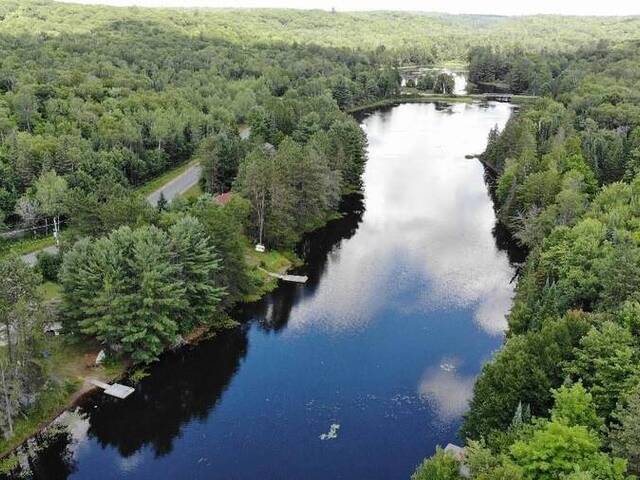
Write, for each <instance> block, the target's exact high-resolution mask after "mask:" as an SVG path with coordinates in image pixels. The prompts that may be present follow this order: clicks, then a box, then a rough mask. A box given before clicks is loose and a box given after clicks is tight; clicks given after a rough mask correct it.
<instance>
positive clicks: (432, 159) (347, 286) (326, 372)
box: [31, 104, 514, 480]
mask: <svg viewBox="0 0 640 480" xmlns="http://www.w3.org/2000/svg"><path fill="white" fill-rule="evenodd" d="M510 112H511V110H510V107H509V106H508V105H502V104H490V105H485V106H480V105H465V104H459V105H454V106H448V107H444V106H436V105H433V104H406V105H400V106H397V107H393V108H390V109H387V110H384V111H378V112H375V113H372V114H370V115H368V116H365V117H364V118H362V125H363V128H364V129H365V131H366V133H367V135H368V138H369V161H368V164H367V167H366V172H365V174H364V187H365V188H364V196H363V198H359V197H350V198H348V199H346V200H345V202H344V205H343V208H344V211H345V217H344V218H343V219H341V220H339V221H335V222H333V223H331V224H330V225H329V226H328V227H326V228H324V229H322V230H320V231H318V232H316V233H314V234H313V235H310V236H309V237H308V238H307V239H306V240H305V242H303V244H302V245H301V246H300V252H301V254H302V255H303V256H304V257H305V259H306V262H307V265H306V266H305V267H304V268H302V269H301V271H303V272H305V273H307V274H309V276H310V280H309V282H308V283H307V284H306V285H304V286H303V285H291V284H289V285H284V286H282V287H281V288H279V289H278V290H277V291H276V292H274V293H273V294H272V295H270V296H268V297H267V298H265V299H264V300H263V301H261V302H259V303H257V304H255V305H250V306H247V307H244V309H243V310H242V311H240V312H238V315H237V316H238V317H239V319H241V320H243V321H244V324H243V326H242V327H241V328H239V329H237V330H234V331H232V332H229V333H226V334H224V335H223V336H221V337H218V338H217V339H216V340H214V341H210V342H206V343H204V344H202V345H200V346H197V347H193V348H190V349H186V350H183V351H180V352H177V353H173V354H169V355H166V356H165V357H164V358H163V359H162V361H161V362H159V363H157V364H156V365H154V366H153V368H152V369H151V375H150V376H149V377H147V378H146V379H145V380H143V381H142V382H141V384H139V386H138V389H137V391H136V393H135V394H134V395H133V396H131V397H130V398H129V399H127V400H125V401H116V400H111V399H108V398H106V397H104V396H103V395H95V396H92V397H91V398H89V399H88V400H87V401H86V402H85V404H84V405H82V406H81V407H80V408H79V409H78V410H77V412H75V413H74V414H67V415H65V416H64V418H62V419H61V422H62V423H64V424H65V425H68V429H67V430H65V431H64V433H62V434H59V435H57V436H55V437H54V441H52V442H51V443H50V445H49V446H48V447H47V449H46V450H45V451H44V453H42V454H41V455H40V456H39V457H37V458H34V459H32V460H31V462H32V469H33V470H34V471H35V476H36V477H37V478H45V479H49V478H50V479H56V480H58V479H64V478H72V479H92V480H99V479H114V478H131V479H161V478H162V479H165V478H166V479H182V478H187V479H194V480H195V479H254V478H265V479H316V478H317V479H327V478H332V479H333V478H345V479H360V478H362V479H364V478H367V479H404V478H407V477H408V476H409V475H410V473H411V472H412V471H413V469H414V468H415V466H416V464H417V463H418V462H419V461H420V460H421V459H422V458H423V457H424V456H426V455H429V454H431V453H433V451H434V449H435V446H436V445H437V444H441V445H443V444H446V443H448V442H456V441H458V439H457V438H456V431H457V429H458V427H459V424H460V418H461V415H462V414H463V412H464V411H465V409H466V407H467V401H468V400H469V398H470V396H471V394H472V388H473V382H474V379H475V377H476V375H477V374H478V372H479V371H480V369H481V366H482V364H483V363H484V362H486V361H487V360H488V359H489V358H490V357H491V355H492V353H493V352H494V351H495V350H496V349H497V348H499V346H500V344H501V342H502V332H503V329H504V328H505V319H504V315H505V313H507V311H508V310H509V307H510V303H511V296H512V293H513V292H512V289H513V285H512V284H510V280H511V278H512V276H513V274H514V269H513V267H512V265H511V264H510V261H509V258H508V255H507V253H506V252H505V251H503V250H500V249H499V248H498V247H497V240H496V238H495V234H494V233H493V230H494V226H495V216H494V212H493V209H492V204H491V200H490V197H489V195H488V192H487V187H486V184H485V182H484V178H483V174H484V172H483V169H482V167H481V165H480V164H479V163H478V162H477V161H476V160H469V159H465V158H464V156H465V154H469V153H479V152H481V151H482V150H483V149H484V147H485V144H486V138H487V134H488V132H489V130H490V128H491V127H493V126H494V125H495V124H498V125H499V126H500V127H502V126H503V125H504V124H505V122H506V120H507V119H508V117H509V115H510ZM332 425H333V432H331V430H332ZM331 433H334V435H331ZM323 434H324V435H323ZM333 437H335V438H333Z"/></svg>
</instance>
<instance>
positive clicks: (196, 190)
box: [182, 182, 204, 200]
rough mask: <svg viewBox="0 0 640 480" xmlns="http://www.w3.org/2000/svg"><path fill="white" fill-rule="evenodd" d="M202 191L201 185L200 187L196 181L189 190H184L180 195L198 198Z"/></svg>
mask: <svg viewBox="0 0 640 480" xmlns="http://www.w3.org/2000/svg"><path fill="white" fill-rule="evenodd" d="M203 193H204V192H203V191H202V187H200V182H198V183H196V184H195V185H194V186H193V187H191V188H190V189H189V190H187V191H186V192H184V193H183V194H182V196H183V197H184V198H186V199H188V200H190V199H192V198H198V197H199V196H200V195H202V194H203Z"/></svg>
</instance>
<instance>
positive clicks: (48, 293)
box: [40, 282, 62, 301]
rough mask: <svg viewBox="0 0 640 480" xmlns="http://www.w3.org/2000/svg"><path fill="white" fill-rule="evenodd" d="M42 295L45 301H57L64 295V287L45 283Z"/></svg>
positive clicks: (41, 290)
mask: <svg viewBox="0 0 640 480" xmlns="http://www.w3.org/2000/svg"><path fill="white" fill-rule="evenodd" d="M40 293H41V294H42V298H43V299H44V300H45V301H51V300H57V299H59V298H60V294H61V293H62V285H60V284H59V283H55V282H44V283H43V284H42V285H40Z"/></svg>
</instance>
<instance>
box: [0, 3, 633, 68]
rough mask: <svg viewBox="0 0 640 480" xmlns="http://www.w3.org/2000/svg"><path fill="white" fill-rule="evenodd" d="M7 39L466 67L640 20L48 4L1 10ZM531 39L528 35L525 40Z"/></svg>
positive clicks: (574, 42)
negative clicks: (263, 47) (157, 36)
mask: <svg viewBox="0 0 640 480" xmlns="http://www.w3.org/2000/svg"><path fill="white" fill-rule="evenodd" d="M0 15H2V17H3V21H2V25H3V31H5V32H11V33H12V34H19V33H25V34H30V35H32V34H36V35H40V36H43V37H45V38H46V37H51V36H57V35H60V34H87V33H92V32H96V31H100V30H103V31H106V32H110V36H112V37H114V36H117V32H118V29H113V28H112V27H113V26H114V24H115V25H117V24H118V23H120V22H122V21H123V19H125V18H126V21H125V23H127V22H131V23H133V24H141V25H147V26H148V27H149V28H152V29H162V31H163V32H165V33H167V34H169V33H172V34H180V35H184V36H187V37H201V38H208V39H211V38H216V39H219V40H226V41H229V42H232V43H235V44H240V45H249V44H253V43H256V42H257V43H263V44H264V43H270V44H273V43H280V42H282V43H286V44H292V43H302V44H314V45H320V46H329V47H337V48H353V49H359V50H362V51H365V52H373V51H376V50H377V53H378V54H380V53H383V51H384V50H383V49H386V50H387V51H388V52H387V53H389V55H388V56H387V58H388V59H393V60H397V61H402V62H412V61H413V62H423V63H424V62H428V61H446V60H456V59H457V60H463V59H464V57H465V55H466V53H467V51H468V49H469V48H470V47H472V46H477V45H489V46H501V47H505V48H510V47H515V46H518V47H521V48H524V49H525V50H540V49H543V48H544V49H548V50H552V51H557V50H574V49H575V48H577V47H578V46H580V45H584V44H587V43H591V42H594V41H597V40H599V39H608V40H612V41H619V40H626V39H630V38H638V31H639V30H640V18H638V17H626V18H625V17H622V18H620V17H589V18H584V17H561V16H553V15H539V16H523V17H501V16H481V15H447V14H431V13H408V12H353V13H346V12H334V13H332V12H326V11H320V10H315V11H308V10H273V9H269V10H261V9H253V10H246V9H242V10H240V9H215V10H211V9H186V10H163V9H144V8H138V7H129V8H115V7H103V6H100V7H96V6H82V7H78V6H76V5H67V4H64V3H54V2H53V1H47V0H40V1H34V0H26V1H12V0H3V1H2V2H1V3H0ZM523 32H526V34H525V35H523Z"/></svg>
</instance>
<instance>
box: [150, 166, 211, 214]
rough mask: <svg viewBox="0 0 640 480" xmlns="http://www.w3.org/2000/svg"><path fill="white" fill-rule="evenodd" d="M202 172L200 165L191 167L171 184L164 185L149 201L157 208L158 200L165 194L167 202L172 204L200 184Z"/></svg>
mask: <svg viewBox="0 0 640 480" xmlns="http://www.w3.org/2000/svg"><path fill="white" fill-rule="evenodd" d="M200 172H202V168H201V167H200V165H198V164H196V165H192V166H190V167H189V168H188V169H186V170H185V171H184V172H183V173H181V174H180V175H178V176H177V177H176V178H174V179H173V180H171V181H170V182H169V183H167V184H165V185H163V186H162V187H160V188H159V189H158V190H156V191H155V192H153V193H152V194H151V195H149V196H148V197H147V201H148V202H149V203H150V204H151V205H154V206H155V205H157V204H158V200H160V194H161V193H164V198H165V199H166V200H167V202H170V201H171V200H173V199H174V198H175V197H177V196H178V195H181V194H183V193H184V192H186V191H187V190H189V189H190V188H191V187H193V186H194V185H195V184H196V183H198V180H200Z"/></svg>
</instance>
